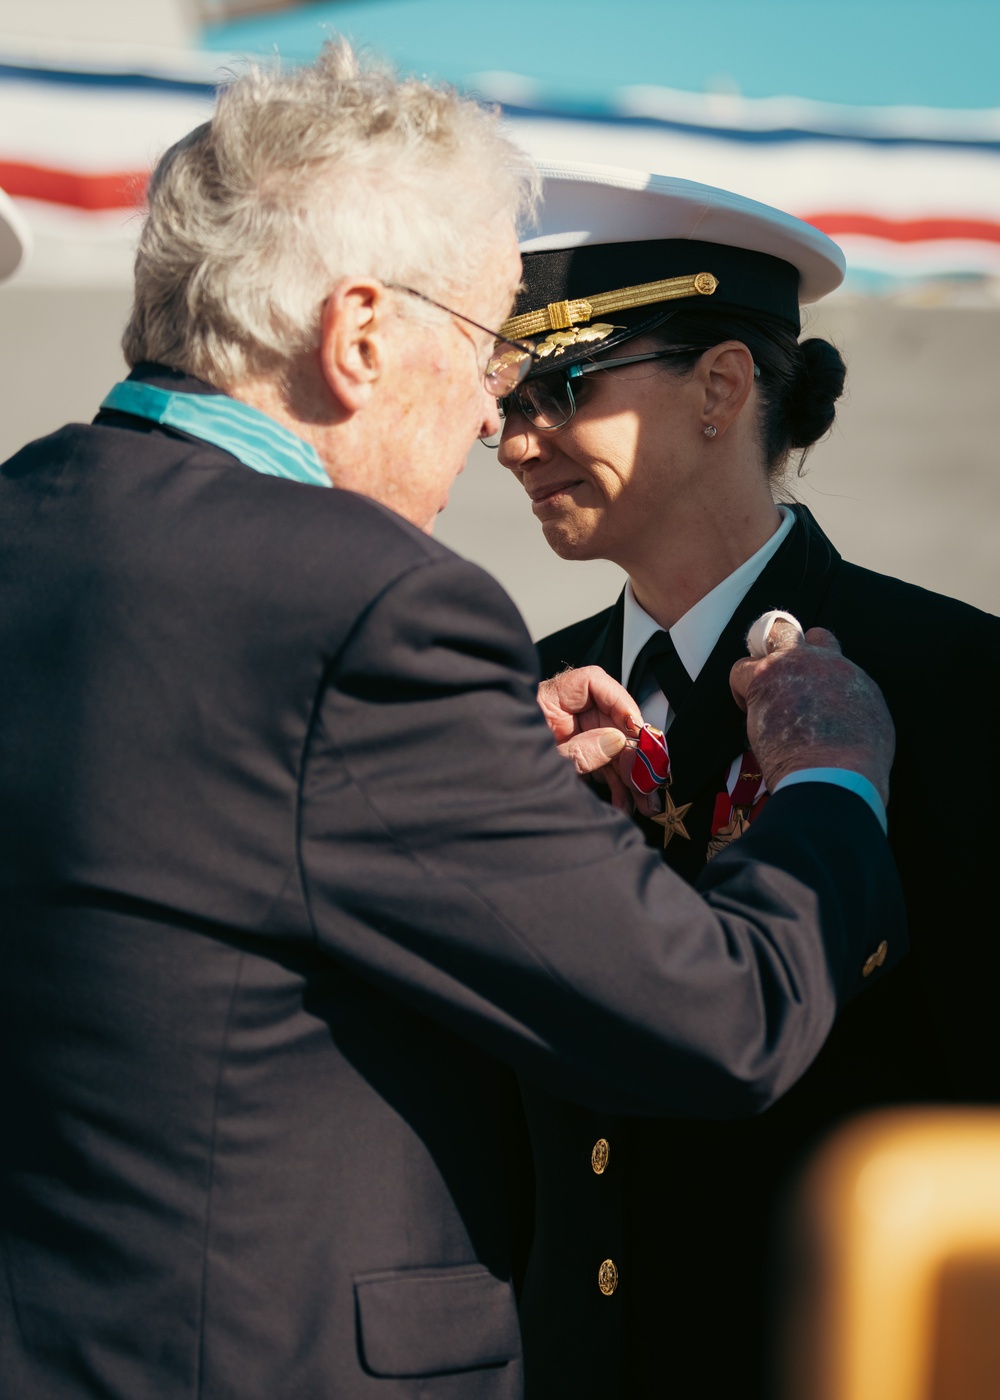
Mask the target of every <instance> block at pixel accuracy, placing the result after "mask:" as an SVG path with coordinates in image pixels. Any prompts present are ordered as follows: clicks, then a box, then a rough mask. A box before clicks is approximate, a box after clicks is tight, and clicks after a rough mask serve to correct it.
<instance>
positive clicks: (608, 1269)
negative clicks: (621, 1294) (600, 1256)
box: [597, 1259, 618, 1298]
mask: <svg viewBox="0 0 1000 1400" xmlns="http://www.w3.org/2000/svg"><path fill="white" fill-rule="evenodd" d="M597 1286H598V1288H599V1289H600V1290H601V1292H602V1293H603V1294H604V1296H605V1298H610V1297H611V1295H612V1293H613V1292H614V1291H615V1289H616V1288H617V1287H618V1270H617V1269H616V1267H615V1261H614V1260H613V1259H605V1261H604V1263H603V1264H602V1265H601V1267H600V1268H599V1269H598V1271H597Z"/></svg>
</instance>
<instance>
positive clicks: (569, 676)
mask: <svg viewBox="0 0 1000 1400" xmlns="http://www.w3.org/2000/svg"><path fill="white" fill-rule="evenodd" d="M538 703H539V705H540V706H541V710H542V714H543V715H544V716H545V719H546V722H547V723H548V726H549V728H550V729H551V730H552V734H553V736H554V738H555V741H556V747H557V748H558V749H559V752H560V753H561V754H562V755H563V756H564V757H565V758H568V759H569V760H570V761H571V762H572V763H573V765H574V766H575V768H576V771H577V772H578V773H581V774H592V775H593V776H594V777H596V778H597V779H598V780H599V781H601V782H604V783H606V784H607V786H608V787H609V788H610V790H611V801H612V804H613V805H614V806H615V807H618V808H620V809H621V810H622V811H624V812H628V813H631V812H632V811H633V810H634V807H635V802H636V798H637V796H638V794H636V793H633V792H632V791H631V789H630V788H629V786H628V783H627V776H626V775H627V773H628V769H629V768H630V767H631V764H632V751H631V750H630V749H628V748H627V745H628V742H629V740H630V739H634V738H635V735H636V734H638V733H639V730H640V728H641V726H642V720H641V717H640V714H639V707H638V705H637V704H636V703H635V701H634V700H633V699H632V697H631V695H629V693H628V691H627V690H626V689H625V687H624V686H623V685H620V684H619V683H618V681H616V680H612V678H611V677H610V676H609V675H608V673H607V671H602V670H601V668H600V666H581V667H579V668H578V669H577V670H575V671H563V672H562V674H561V675H558V676H553V678H552V680H550V681H542V683H541V685H540V686H539V687H538ZM615 759H619V763H618V764H615V763H614V762H613V760H615Z"/></svg>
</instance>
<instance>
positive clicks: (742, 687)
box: [729, 656, 764, 710]
mask: <svg viewBox="0 0 1000 1400" xmlns="http://www.w3.org/2000/svg"><path fill="white" fill-rule="evenodd" d="M763 664H764V662H763V661H755V660H754V659H753V657H750V656H744V657H741V659H740V660H739V661H737V662H735V663H734V664H733V668H732V670H731V671H730V672H729V689H730V690H731V691H732V692H733V699H734V700H735V701H736V703H737V705H739V707H740V709H741V710H745V709H746V707H747V691H748V690H749V689H750V686H751V684H752V683H753V678H754V676H755V675H756V674H757V672H758V670H759V669H760V667H761V666H762V665H763Z"/></svg>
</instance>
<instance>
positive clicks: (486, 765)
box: [299, 558, 905, 1117]
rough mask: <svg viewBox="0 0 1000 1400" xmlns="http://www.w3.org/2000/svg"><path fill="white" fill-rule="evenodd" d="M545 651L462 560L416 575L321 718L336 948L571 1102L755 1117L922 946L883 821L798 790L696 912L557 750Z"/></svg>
mask: <svg viewBox="0 0 1000 1400" xmlns="http://www.w3.org/2000/svg"><path fill="white" fill-rule="evenodd" d="M535 684H536V676H535V671H534V660H533V655H532V650H531V644H530V641H529V639H528V637H527V634H526V633H525V631H524V627H523V624H522V622H521V620H520V617H519V616H518V614H517V613H516V611H515V609H514V608H513V605H512V604H511V603H510V600H509V599H508V598H507V597H506V595H505V594H504V593H503V592H502V591H501V590H500V588H499V586H498V585H497V584H495V583H494V582H493V580H492V579H490V578H489V577H488V576H487V575H485V574H483V573H482V572H481V571H480V570H478V569H476V568H475V567H473V566H472V565H469V564H466V563H464V562H463V561H461V560H458V559H452V558H448V559H438V560H433V561H430V562H428V563H425V564H423V565H421V566H419V567H417V568H414V569H412V570H411V571H410V572H408V573H406V574H404V575H403V576H402V577H401V578H399V579H397V580H396V582H395V583H393V584H392V585H391V586H390V587H389V588H388V589H387V590H386V591H385V592H384V593H383V594H382V595H381V596H380V597H379V598H378V599H377V600H376V601H375V602H374V603H373V604H372V606H371V607H370V608H369V609H368V611H367V612H366V613H365V615H364V616H363V617H362V618H360V619H359V621H358V623H357V624H356V626H355V629H354V632H353V634H352V635H351V637H350V638H349V640H348V642H347V644H346V645H345V647H344V648H343V650H342V652H341V653H340V655H339V657H338V658H337V660H336V662H335V663H334V664H333V666H332V667H331V669H330V672H329V674H328V676H327V678H326V683H325V685H324V688H323V691H322V694H321V696H320V697H319V700H318V702H317V708H316V714H315V719H314V724H313V728H312V734H311V739H310V743H309V747H308V752H307V756H306V761H305V765H304V772H303V777H302V786H301V799H300V803H301V807H300V832H299V842H300V862H301V870H302V879H303V883H304V889H305V895H306V899H307V903H308V906H309V910H310V918H311V920H312V925H313V929H314V932H315V936H316V938H317V940H318V942H319V943H320V945H321V946H322V947H323V948H324V949H325V950H326V951H327V952H328V953H329V954H331V955H332V956H333V957H334V958H336V959H338V960H340V961H342V962H343V963H346V964H347V965H349V966H350V967H352V968H353V969H354V970H355V971H357V972H358V973H360V974H361V975H362V976H363V977H365V978H366V979H368V980H369V981H371V982H373V983H375V984H376V985H378V986H379V987H380V988H381V989H383V990H384V991H385V992H387V993H388V994H390V995H392V996H394V997H397V998H399V999H401V1000H402V1001H403V1002H405V1003H407V1004H408V1005H409V1006H411V1007H413V1008H415V1009H417V1010H419V1011H420V1012H422V1013H423V1014H425V1015H426V1016H428V1017H430V1018H432V1019H433V1020H434V1021H436V1022H437V1023H439V1024H441V1025H443V1026H445V1027H447V1028H448V1029H450V1030H451V1031H453V1032H455V1033H456V1034H458V1035H459V1036H462V1037H464V1038H465V1039H467V1040H470V1041H472V1042H474V1043H475V1044H477V1045H478V1046H480V1047H481V1048H484V1049H486V1050H488V1051H489V1052H490V1053H492V1054H494V1055H496V1056H498V1057H500V1058H501V1059H503V1060H506V1061H507V1062H508V1063H510V1064H511V1065H513V1066H514V1067H515V1068H516V1069H517V1070H518V1071H519V1072H521V1073H523V1074H526V1075H528V1076H530V1077H531V1078H533V1079H535V1080H536V1081H537V1082H539V1083H540V1084H541V1085H542V1086H543V1087H544V1088H546V1089H548V1090H549V1091H550V1092H553V1093H556V1094H559V1095H561V1096H563V1097H568V1098H571V1099H575V1100H577V1101H580V1102H584V1103H587V1104H590V1105H592V1106H594V1107H599V1108H610V1109H614V1110H617V1111H623V1112H631V1113H640V1114H657V1113H663V1114H678V1115H694V1116H701V1117H733V1116H742V1115H745V1114H749V1113H753V1112H756V1111H759V1110H760V1109H762V1108H764V1107H766V1106H767V1105H768V1104H769V1103H770V1102H771V1101H772V1100H773V1099H774V1098H775V1097H777V1096H778V1095H779V1094H780V1093H782V1092H783V1091H784V1090H785V1089H787V1088H788V1087H789V1086H790V1085H791V1084H792V1083H793V1082H794V1080H795V1079H796V1078H797V1077H798V1076H799V1075H800V1074H801V1073H802V1072H803V1071H804V1070H805V1069H806V1067H807V1066H808V1064H809V1063H810V1061H811V1060H812V1058H813V1057H814V1056H815V1054H816V1053H817V1051H818V1050H819V1048H820V1046H821V1044H822V1042H823V1040H824V1038H825V1036H826V1034H827V1032H828V1030H829V1028H830V1026H831V1024H832V1021H833V1018H834V1016H835V1014H836V1011H837V1008H838V1005H839V1004H840V1003H841V1002H842V1001H843V1000H844V999H846V998H847V997H848V996H850V995H851V994H852V993H853V992H854V991H856V990H857V989H858V987H859V986H860V985H861V968H862V965H863V964H864V963H865V960H866V958H868V957H869V955H870V954H871V952H872V951H873V950H874V949H875V948H876V947H877V945H878V944H879V943H880V942H881V941H882V940H883V939H884V940H886V941H887V943H888V946H889V958H888V960H887V963H886V965H890V964H891V963H892V962H893V961H894V960H895V959H896V958H897V957H898V956H900V955H901V954H902V952H903V949H904V944H905V932H904V919H903V912H902V903H901V898H900V894H899V889H898V882H897V879H896V874H895V868H894V866H893V864H892V860H891V858H890V855H889V852H888V846H887V844H886V842H885V839H884V837H883V835H882V833H881V831H880V830H879V826H878V823H877V821H876V820H875V817H874V816H873V815H872V813H871V811H870V810H869V808H868V807H867V805H866V804H865V803H864V802H863V801H862V800H861V799H860V798H859V797H857V796H856V795H855V794H853V793H850V792H846V791H844V790H840V789H835V788H831V787H829V786H827V785H824V784H803V785H801V786H798V787H794V788H792V789H790V790H789V791H787V792H782V793H779V794H778V795H777V796H776V797H774V798H773V799H772V801H771V802H770V803H769V804H768V807H767V809H766V811H765V813H764V814H763V815H762V817H761V818H760V820H759V821H758V822H756V823H755V825H754V827H753V829H752V831H751V832H750V833H748V834H747V836H745V837H744V838H743V839H742V840H741V841H740V842H739V843H737V844H736V845H734V846H733V847H732V848H731V849H730V850H729V851H727V852H725V853H724V854H723V855H721V856H719V857H718V858H717V859H716V860H715V861H713V862H712V863H711V865H710V866H709V868H708V870H707V871H706V875H705V878H704V881H703V883H702V887H701V889H700V890H699V891H696V890H693V889H691V888H689V887H688V886H687V885H686V884H685V883H684V882H683V881H682V880H681V879H679V878H678V877H677V876H675V875H674V874H673V873H672V872H671V871H670V870H669V869H667V868H666V867H665V866H664V865H663V864H662V862H661V861H660V860H659V859H658V858H657V856H656V855H655V854H654V853H653V852H651V851H649V850H648V849H647V848H646V847H645V846H644V845H643V843H642V841H641V839H640V838H639V836H638V835H637V834H636V832H635V831H634V829H633V827H632V824H631V823H630V822H628V821H627V820H625V819H624V818H622V817H621V816H620V815H619V814H618V813H616V812H614V811H613V810H612V809H610V808H609V807H607V806H605V805H604V804H602V803H600V802H599V801H597V800H596V799H595V798H594V797H593V795H592V794H591V793H590V792H589V791H588V789H587V787H586V786H585V784H584V783H582V782H581V781H580V780H579V779H578V778H577V777H576V775H575V773H574V772H573V770H572V768H571V766H570V765H569V764H568V763H567V762H566V761H565V760H564V759H562V758H561V757H560V756H559V755H558V753H557V752H556V750H555V747H554V745H553V743H552V740H551V737H550V735H549V731H548V729H547V727H546V725H545V723H544V720H543V719H542V716H541V713H540V711H539V709H538V706H537V703H536V701H535Z"/></svg>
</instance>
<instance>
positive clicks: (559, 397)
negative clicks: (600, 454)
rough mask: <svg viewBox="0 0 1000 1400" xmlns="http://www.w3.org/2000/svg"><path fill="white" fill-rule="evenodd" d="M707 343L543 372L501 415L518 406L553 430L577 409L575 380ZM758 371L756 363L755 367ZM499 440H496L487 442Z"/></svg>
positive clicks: (505, 402)
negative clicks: (574, 388) (574, 392)
mask: <svg viewBox="0 0 1000 1400" xmlns="http://www.w3.org/2000/svg"><path fill="white" fill-rule="evenodd" d="M707 348H708V347H707V346H705V345H671V346H670V348H669V349H668V350H650V351H649V352H648V353H647V354H645V355H625V356H620V357H619V358H617V359H613V360H588V361H587V363H586V364H581V363H580V362H577V363H576V364H575V365H567V366H566V367H565V368H564V369H559V370H555V371H553V373H552V374H544V375H541V376H540V377H539V378H538V379H532V380H530V381H529V382H528V383H527V384H524V385H522V387H520V388H515V389H513V390H511V392H510V393H508V394H507V395H506V396H505V397H504V398H503V399H502V400H501V402H500V404H499V408H500V415H501V417H503V418H506V417H507V416H508V415H509V414H511V413H513V412H514V411H515V410H516V411H517V412H518V413H522V414H523V415H524V417H525V418H527V420H528V422H529V423H531V425H532V426H533V427H535V428H541V429H542V430H543V431H545V432H551V431H552V429H553V428H562V427H564V426H565V425H566V424H567V423H568V422H569V420H570V419H571V418H572V417H573V414H574V413H575V412H576V398H575V397H574V394H573V384H574V382H575V381H576V380H579V379H582V378H583V377H584V376H585V375H588V374H600V373H601V372H602V371H603V370H606V369H621V368H622V366H623V365H639V364H642V363H643V361H645V360H665V359H669V357H670V356H671V355H689V354H691V353H692V351H698V352H699V353H701V352H703V351H704V350H706V349H707ZM754 368H755V371H756V366H755V367H754ZM498 445H499V443H498V442H497V443H494V442H493V441H492V440H490V441H488V442H487V446H489V447H495V446H498Z"/></svg>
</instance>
